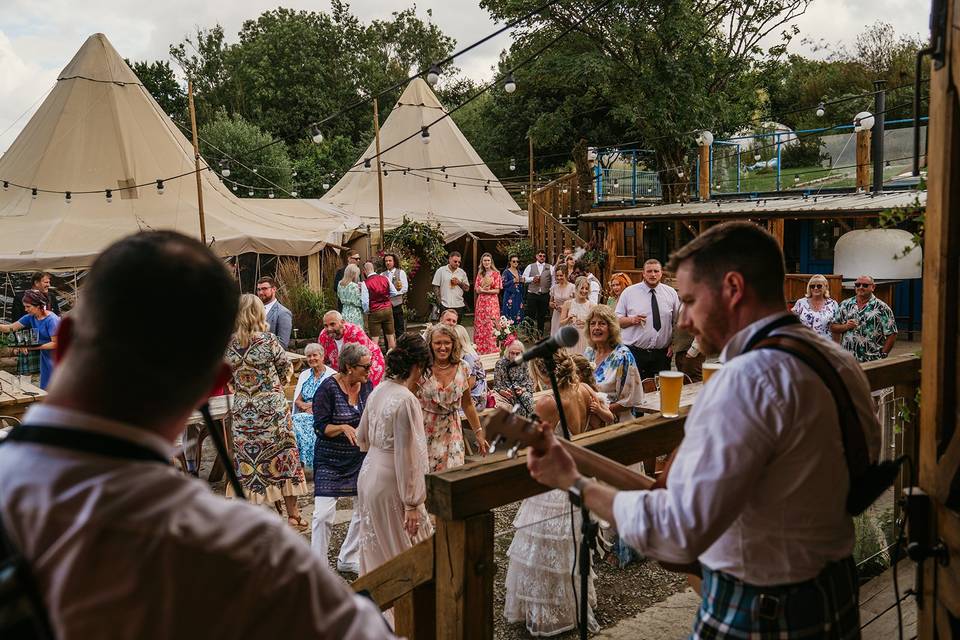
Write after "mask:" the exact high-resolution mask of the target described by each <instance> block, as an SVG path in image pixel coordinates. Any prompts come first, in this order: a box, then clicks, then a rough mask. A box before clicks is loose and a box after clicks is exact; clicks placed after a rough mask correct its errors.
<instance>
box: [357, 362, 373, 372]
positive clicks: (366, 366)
mask: <svg viewBox="0 0 960 640" xmlns="http://www.w3.org/2000/svg"><path fill="white" fill-rule="evenodd" d="M354 366H355V367H360V368H361V369H363V370H364V371H370V367H372V366H373V363H372V362H368V363H367V364H357V365H354Z"/></svg>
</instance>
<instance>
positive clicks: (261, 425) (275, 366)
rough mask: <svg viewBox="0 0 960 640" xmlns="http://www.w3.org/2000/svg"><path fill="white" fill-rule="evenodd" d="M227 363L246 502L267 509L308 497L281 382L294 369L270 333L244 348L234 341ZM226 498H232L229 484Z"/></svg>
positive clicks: (239, 473) (236, 450)
mask: <svg viewBox="0 0 960 640" xmlns="http://www.w3.org/2000/svg"><path fill="white" fill-rule="evenodd" d="M225 357H226V361H227V362H228V363H229V364H230V366H231V367H232V368H233V388H234V392H233V413H232V417H233V444H234V451H233V454H234V461H235V464H236V468H237V476H239V479H240V483H241V484H242V485H243V489H244V493H245V494H246V496H247V500H249V501H250V502H252V503H254V504H262V503H271V502H276V501H278V500H281V499H283V497H284V496H299V495H303V494H305V493H306V492H307V482H306V480H305V478H304V476H303V468H302V467H301V466H300V455H299V454H298V453H297V441H296V439H295V437H294V435H293V429H292V427H291V425H290V414H289V413H288V411H287V400H286V398H285V397H284V395H283V386H282V385H283V382H285V381H286V380H287V378H289V377H290V374H291V372H292V371H293V365H291V364H290V361H289V360H287V355H286V352H285V351H284V349H283V346H281V344H280V340H278V339H277V337H276V336H275V335H273V334H272V333H266V332H262V333H257V334H255V335H254V337H253V339H252V340H251V341H250V344H249V345H248V346H246V347H244V346H242V345H241V344H240V343H239V341H238V340H237V339H236V337H234V338H233V339H232V340H231V341H230V344H229V345H227V353H226V356H225ZM227 495H228V496H231V495H233V490H232V488H231V487H230V484H229V483H228V484H227Z"/></svg>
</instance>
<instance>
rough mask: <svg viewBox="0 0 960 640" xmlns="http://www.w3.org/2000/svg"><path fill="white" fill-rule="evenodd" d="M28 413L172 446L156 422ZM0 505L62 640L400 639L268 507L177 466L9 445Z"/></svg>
mask: <svg viewBox="0 0 960 640" xmlns="http://www.w3.org/2000/svg"><path fill="white" fill-rule="evenodd" d="M25 423H26V424H33V425H49V426H57V427H63V428H69V429H83V430H88V431H95V432H97V433H103V434H106V435H110V436H114V437H117V438H122V439H124V440H128V441H131V442H135V443H137V444H139V445H141V446H144V447H147V448H149V449H152V450H154V451H156V452H158V453H160V454H162V455H163V456H165V457H166V456H169V455H170V453H171V446H170V444H169V443H168V442H167V441H166V440H164V439H163V438H161V437H160V436H158V435H157V434H154V433H151V432H148V431H146V430H143V429H139V428H136V427H132V426H128V425H125V424H122V423H117V422H112V421H110V420H106V419H103V418H99V417H96V416H91V415H86V414H83V413H79V412H76V411H71V410H67V409H63V408H59V407H56V406H52V405H47V404H42V405H35V406H34V407H33V408H31V409H30V410H29V412H28V413H27V416H26V420H25ZM34 428H38V429H40V428H43V427H42V426H35V427H34ZM0 509H2V515H3V520H4V523H5V525H6V527H7V530H8V532H9V534H10V536H11V538H12V540H13V542H14V544H16V545H17V547H18V548H19V549H20V550H21V552H22V553H23V554H24V556H25V557H26V558H27V559H28V561H29V562H30V565H31V569H32V571H33V574H34V576H35V578H36V580H37V582H38V585H39V589H40V591H41V595H42V596H43V600H44V603H45V604H46V606H47V611H48V615H49V618H50V622H51V624H52V625H53V631H54V635H55V637H57V638H58V639H59V640H74V639H76V640H81V639H82V640H87V639H88V638H118V639H119V638H138V639H141V640H142V639H148V640H150V639H154V638H156V639H158V640H159V639H161V638H162V639H166V638H252V637H264V638H280V637H283V638H330V639H335V638H364V639H366V638H392V637H393V636H392V635H391V634H390V633H389V632H388V630H387V628H386V626H385V624H384V622H383V620H382V618H381V616H380V612H379V611H377V609H376V607H375V606H374V605H373V603H371V602H370V601H368V600H366V599H365V598H362V597H359V596H357V595H355V594H354V593H353V592H352V591H351V590H350V588H349V587H348V586H347V585H346V584H345V583H344V582H343V581H342V580H341V579H340V578H338V577H337V576H335V575H334V574H333V573H332V572H331V571H330V569H329V567H327V566H326V565H327V561H326V558H319V557H317V556H315V555H314V554H313V552H312V551H311V550H310V547H309V546H308V545H307V543H306V542H305V541H304V539H303V538H302V537H301V536H300V535H298V534H297V533H295V532H294V531H293V530H292V529H291V528H290V527H289V525H287V524H286V522H285V521H284V520H282V519H281V518H279V517H277V515H276V514H275V513H272V510H268V509H262V508H257V507H255V506H253V505H249V504H246V503H243V502H239V501H237V500H226V499H224V498H222V497H220V496H217V495H215V494H214V493H213V492H212V491H211V490H210V487H209V486H207V484H206V483H205V482H202V481H200V480H196V479H193V478H190V477H189V476H186V475H184V474H182V473H180V472H178V471H177V470H176V469H174V467H172V466H169V465H163V464H159V463H156V462H142V461H133V460H127V459H120V458H114V457H108V456H100V455H94V454H88V453H82V452H78V451H73V450H69V449H62V448H59V447H53V446H48V445H41V444H33V443H20V442H17V443H8V444H4V445H3V446H2V447H0Z"/></svg>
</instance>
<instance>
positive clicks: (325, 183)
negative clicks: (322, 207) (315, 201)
mask: <svg viewBox="0 0 960 640" xmlns="http://www.w3.org/2000/svg"><path fill="white" fill-rule="evenodd" d="M322 186H323V190H324V191H326V190H327V189H329V188H330V183H329V182H324V183H323V185H322Z"/></svg>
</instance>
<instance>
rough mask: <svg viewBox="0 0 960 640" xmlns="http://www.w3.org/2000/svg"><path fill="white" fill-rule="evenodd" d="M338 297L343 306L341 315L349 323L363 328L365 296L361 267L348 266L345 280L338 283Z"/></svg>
mask: <svg viewBox="0 0 960 640" xmlns="http://www.w3.org/2000/svg"><path fill="white" fill-rule="evenodd" d="M337 297H338V298H339V299H340V304H341V305H343V311H341V312H340V315H342V316H343V319H344V320H346V321H347V322H350V323H352V324H355V325H357V326H358V327H362V326H363V302H362V299H363V294H362V292H361V291H360V267H358V266H357V265H355V264H348V265H347V268H346V269H344V270H343V279H342V280H341V281H340V282H338V283H337Z"/></svg>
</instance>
